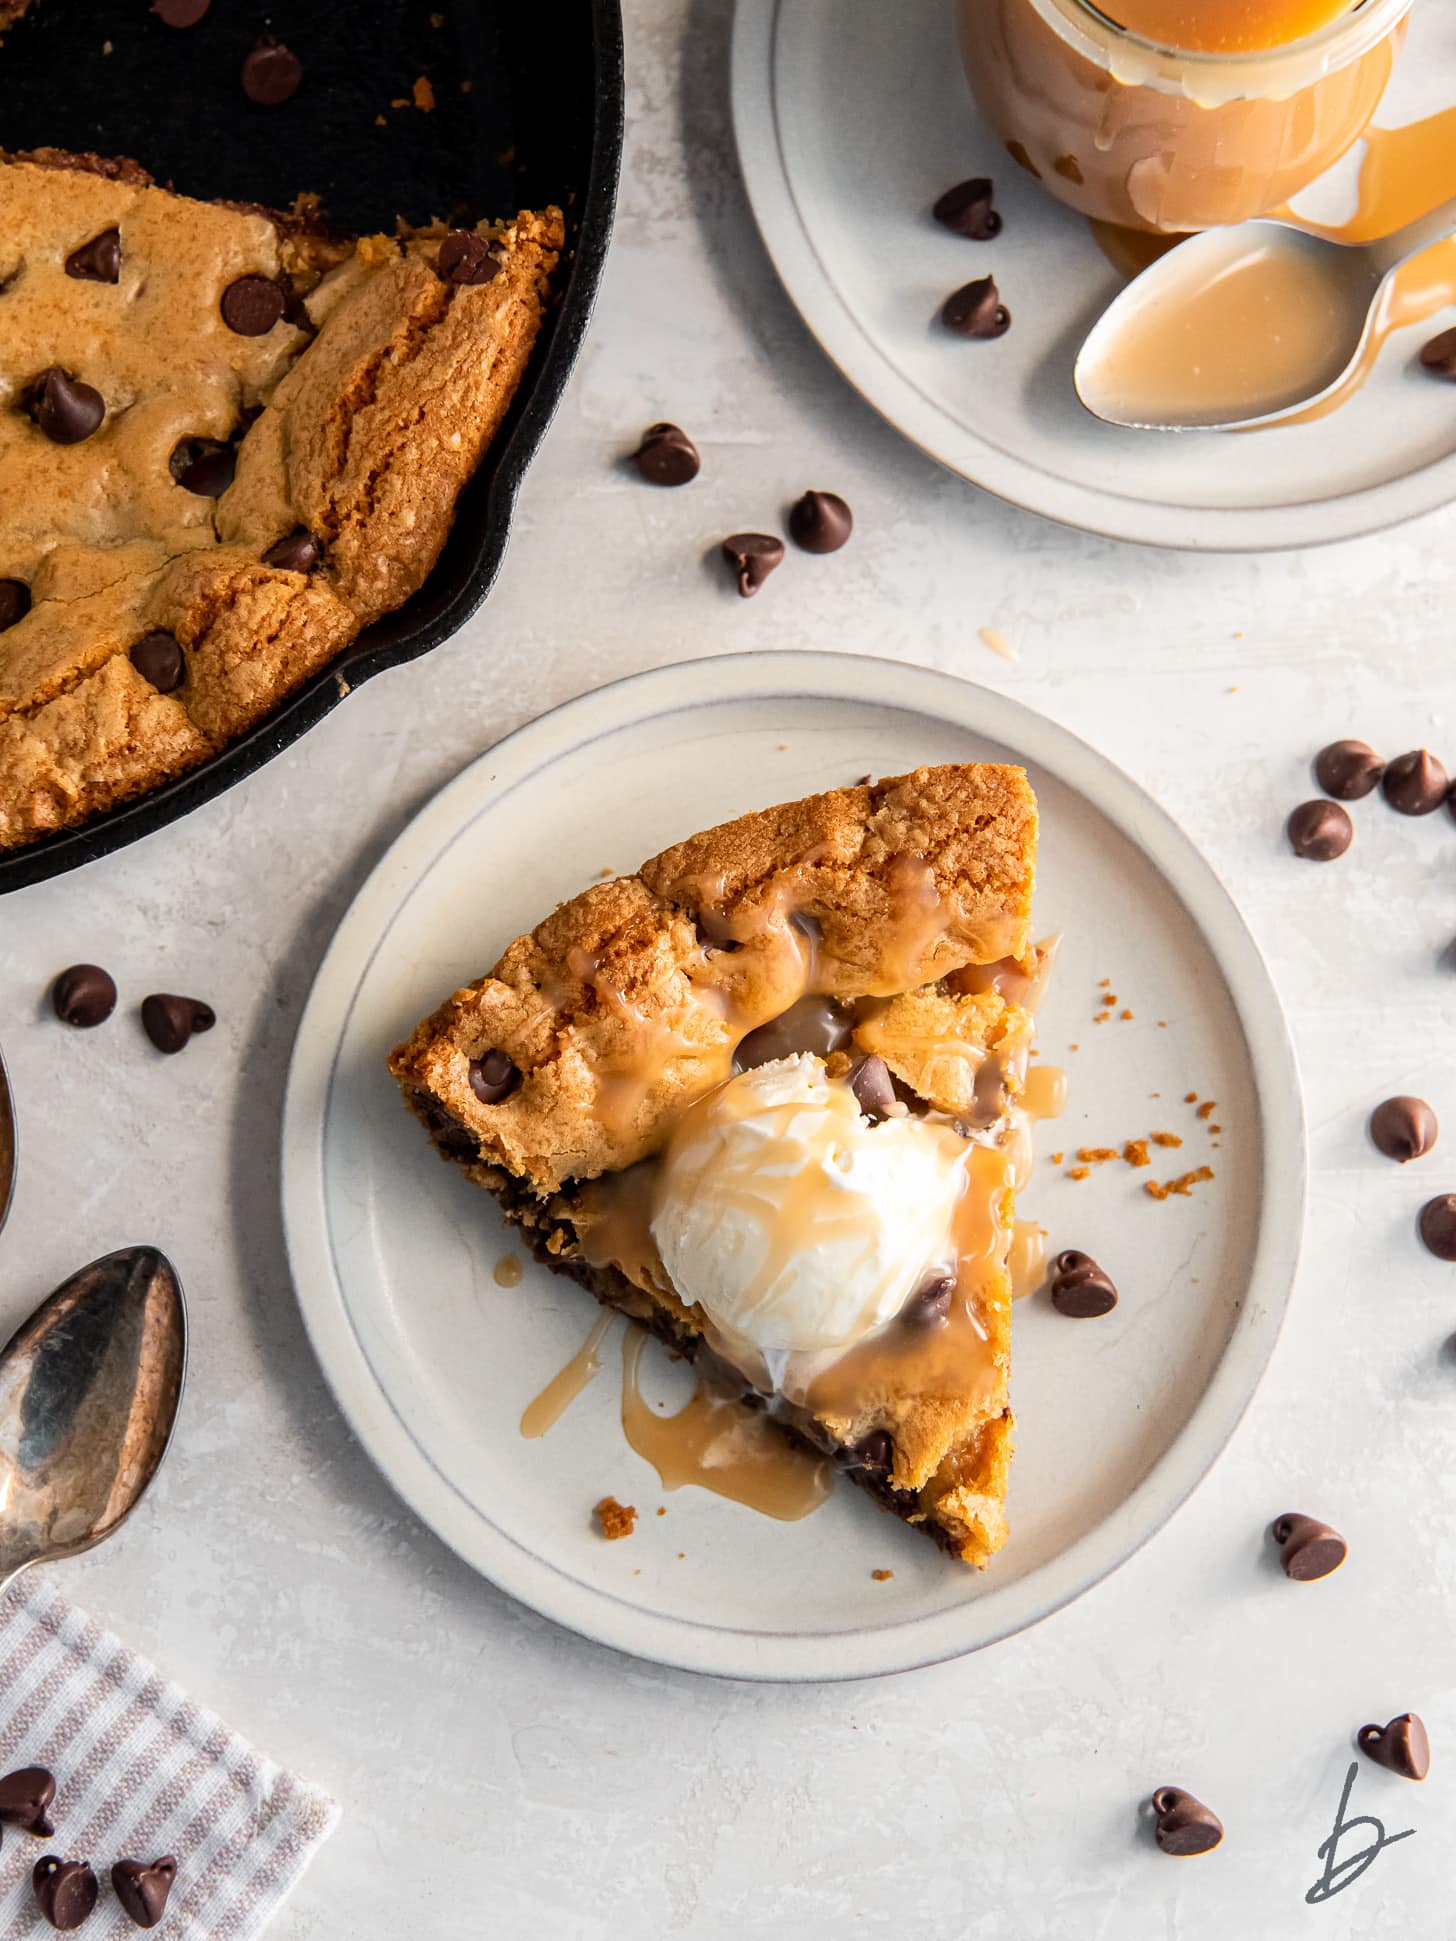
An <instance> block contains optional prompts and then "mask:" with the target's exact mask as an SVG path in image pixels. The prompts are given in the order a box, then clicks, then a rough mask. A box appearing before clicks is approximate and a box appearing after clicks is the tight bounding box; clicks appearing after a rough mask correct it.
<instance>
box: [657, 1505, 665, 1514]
mask: <svg viewBox="0 0 1456 1941" xmlns="http://www.w3.org/2000/svg"><path fill="white" fill-rule="evenodd" d="M657 1514H658V1515H659V1516H666V1515H667V1505H666V1503H659V1504H658V1506H657Z"/></svg>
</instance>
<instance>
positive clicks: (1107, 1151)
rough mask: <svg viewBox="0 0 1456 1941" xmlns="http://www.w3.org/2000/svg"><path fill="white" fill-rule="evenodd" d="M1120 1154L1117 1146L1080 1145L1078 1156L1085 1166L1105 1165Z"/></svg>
mask: <svg viewBox="0 0 1456 1941" xmlns="http://www.w3.org/2000/svg"><path fill="white" fill-rule="evenodd" d="M1117 1156H1118V1152H1117V1148H1116V1146H1078V1148H1077V1157H1078V1159H1080V1160H1081V1162H1082V1164H1083V1165H1084V1166H1105V1165H1106V1164H1107V1162H1108V1160H1109V1159H1116V1158H1117Z"/></svg>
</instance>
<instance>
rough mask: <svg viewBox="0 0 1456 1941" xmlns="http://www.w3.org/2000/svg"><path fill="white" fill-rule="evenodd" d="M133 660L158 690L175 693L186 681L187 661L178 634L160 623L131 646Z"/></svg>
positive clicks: (139, 672) (141, 672)
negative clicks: (169, 631)
mask: <svg viewBox="0 0 1456 1941" xmlns="http://www.w3.org/2000/svg"><path fill="white" fill-rule="evenodd" d="M131 664H132V666H133V667H134V668H135V669H136V671H137V672H138V674H140V675H141V677H142V679H143V680H144V681H150V682H151V684H152V686H153V687H154V688H155V689H156V690H157V692H158V694H171V693H172V691H173V690H174V689H175V688H179V687H181V685H182V678H183V676H184V675H185V674H186V672H187V663H186V661H185V660H184V659H183V657H182V648H181V645H180V644H179V642H178V639H177V636H176V634H169V633H167V632H166V631H165V630H164V629H162V628H160V627H158V628H157V629H155V631H153V632H152V633H149V634H143V635H142V637H141V639H140V640H139V641H138V642H137V644H136V645H135V647H133V648H132V650H131Z"/></svg>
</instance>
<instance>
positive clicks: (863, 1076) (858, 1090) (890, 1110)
mask: <svg viewBox="0 0 1456 1941" xmlns="http://www.w3.org/2000/svg"><path fill="white" fill-rule="evenodd" d="M849 1089H850V1091H851V1092H853V1093H854V1096H855V1100H856V1102H857V1104H858V1105H859V1109H860V1111H861V1112H863V1114H864V1115H865V1117H866V1118H867V1119H873V1120H874V1121H875V1123H876V1124H877V1125H878V1123H879V1122H880V1120H881V1119H888V1118H891V1117H893V1116H896V1115H895V1103H896V1100H895V1082H894V1080H893V1079H892V1078H891V1077H890V1068H889V1066H888V1065H887V1064H886V1063H885V1061H884V1059H883V1058H881V1057H880V1055H879V1053H878V1052H871V1053H870V1055H869V1057H868V1058H863V1059H861V1060H860V1062H859V1064H858V1065H856V1066H855V1068H854V1071H853V1073H852V1074H851V1076H850V1081H849ZM901 1116H903V1115H901Z"/></svg>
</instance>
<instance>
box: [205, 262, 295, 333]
mask: <svg viewBox="0 0 1456 1941" xmlns="http://www.w3.org/2000/svg"><path fill="white" fill-rule="evenodd" d="M285 302H286V299H285V297H284V294H283V291H282V290H281V289H280V288H279V286H278V285H277V284H276V283H275V282H274V281H273V279H272V278H271V277H268V276H240V277H239V278H238V279H237V281H236V282H234V283H229V285H228V286H227V288H226V289H225V290H224V291H223V293H222V303H221V305H220V308H221V310H222V320H223V322H224V323H225V324H226V325H227V327H228V329H229V330H231V331H234V332H235V333H236V334H237V335H238V336H239V337H266V336H267V335H268V332H269V331H270V330H271V329H272V328H273V326H274V324H276V323H278V322H279V321H280V319H281V318H282V316H283V310H284V305H285Z"/></svg>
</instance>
